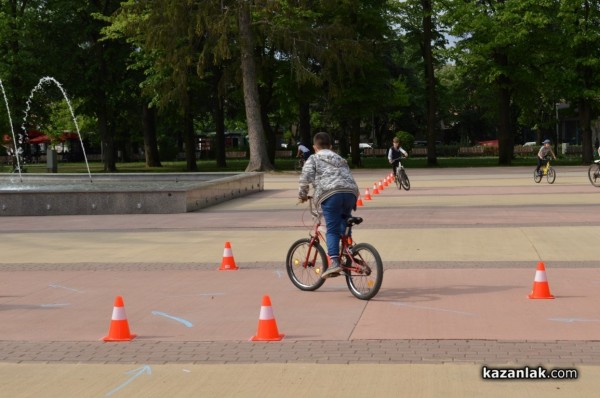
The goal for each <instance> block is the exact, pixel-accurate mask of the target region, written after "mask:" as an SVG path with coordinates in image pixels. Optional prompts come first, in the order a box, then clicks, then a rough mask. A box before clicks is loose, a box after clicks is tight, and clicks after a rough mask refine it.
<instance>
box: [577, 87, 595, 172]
mask: <svg viewBox="0 0 600 398" xmlns="http://www.w3.org/2000/svg"><path fill="white" fill-rule="evenodd" d="M591 119H592V118H591V104H590V101H589V100H587V99H586V98H581V99H580V100H579V124H580V125H581V135H582V137H581V138H582V140H581V144H582V145H581V150H582V151H583V152H582V153H583V156H582V161H583V163H584V164H590V163H592V162H593V161H594V149H595V148H593V147H592V120H591Z"/></svg>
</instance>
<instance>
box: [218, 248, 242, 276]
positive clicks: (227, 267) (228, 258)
mask: <svg viewBox="0 0 600 398" xmlns="http://www.w3.org/2000/svg"><path fill="white" fill-rule="evenodd" d="M236 269H238V267H237V266H236V265H235V260H234V259H233V252H232V251H231V243H229V242H225V249H223V261H221V266H220V267H219V271H235V270H236Z"/></svg>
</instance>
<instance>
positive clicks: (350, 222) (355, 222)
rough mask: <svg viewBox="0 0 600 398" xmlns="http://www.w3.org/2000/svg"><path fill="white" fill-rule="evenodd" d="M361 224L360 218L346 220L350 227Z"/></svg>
mask: <svg viewBox="0 0 600 398" xmlns="http://www.w3.org/2000/svg"><path fill="white" fill-rule="evenodd" d="M361 222H363V219H362V217H350V218H349V219H347V220H346V224H347V225H348V226H349V227H351V226H353V225H358V224H360V223H361Z"/></svg>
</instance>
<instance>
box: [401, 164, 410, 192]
mask: <svg viewBox="0 0 600 398" xmlns="http://www.w3.org/2000/svg"><path fill="white" fill-rule="evenodd" d="M400 185H402V188H404V190H405V191H410V180H409V179H408V175H406V171H404V169H402V170H401V171H400Z"/></svg>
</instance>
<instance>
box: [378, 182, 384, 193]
mask: <svg viewBox="0 0 600 398" xmlns="http://www.w3.org/2000/svg"><path fill="white" fill-rule="evenodd" d="M378 188H379V190H380V191H383V189H384V188H383V183H382V182H381V180H379V186H378Z"/></svg>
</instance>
